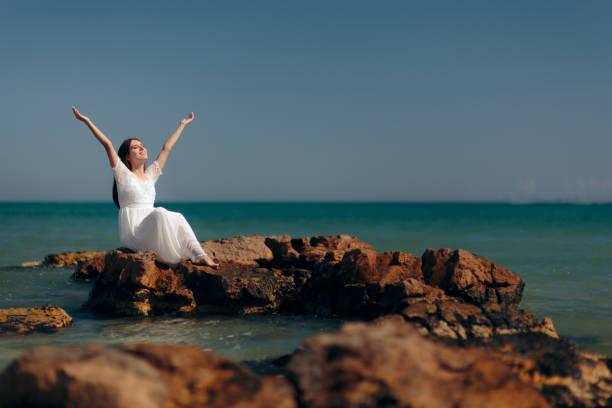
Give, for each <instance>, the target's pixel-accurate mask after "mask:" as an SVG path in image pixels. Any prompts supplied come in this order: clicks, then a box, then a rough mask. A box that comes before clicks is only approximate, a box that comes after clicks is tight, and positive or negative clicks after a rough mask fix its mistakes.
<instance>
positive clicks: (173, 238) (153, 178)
mask: <svg viewBox="0 0 612 408" xmlns="http://www.w3.org/2000/svg"><path fill="white" fill-rule="evenodd" d="M145 174H146V176H147V180H146V181H142V180H140V179H139V178H138V177H137V176H136V175H135V174H134V173H132V171H131V170H130V169H128V168H127V167H126V165H125V164H123V162H122V161H121V160H117V164H116V165H115V167H114V168H113V175H114V176H115V181H116V182H117V193H118V195H119V207H120V209H119V240H120V241H121V245H122V246H124V247H126V248H129V249H132V250H134V251H153V252H155V253H156V254H157V258H158V259H159V260H161V261H163V262H166V263H170V264H175V263H178V262H180V260H181V259H186V258H190V259H192V260H198V259H199V258H202V257H203V256H205V255H206V253H205V252H204V250H203V249H202V247H201V246H200V243H199V242H198V240H197V239H196V236H195V234H194V232H193V230H192V229H191V227H190V226H189V224H188V223H187V220H185V217H183V215H182V214H180V213H177V212H172V211H168V210H166V209H165V208H163V207H153V203H154V202H155V183H156V182H157V179H158V177H159V176H160V175H161V174H162V171H161V168H160V167H159V164H158V163H157V161H154V162H153V163H152V164H151V165H150V166H149V167H147V169H146V170H145Z"/></svg>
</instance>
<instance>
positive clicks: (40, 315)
mask: <svg viewBox="0 0 612 408" xmlns="http://www.w3.org/2000/svg"><path fill="white" fill-rule="evenodd" d="M71 324H72V317H70V316H69V315H68V313H66V311H65V310H64V309H62V308H60V307H53V306H50V305H47V306H42V307H31V308H25V307H11V308H7V309H0V334H26V333H32V332H53V331H56V330H58V329H60V328H63V327H66V326H69V325H71Z"/></svg>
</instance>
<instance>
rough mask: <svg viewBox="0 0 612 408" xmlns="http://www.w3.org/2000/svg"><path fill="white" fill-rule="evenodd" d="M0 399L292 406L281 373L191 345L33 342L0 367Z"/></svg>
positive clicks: (15, 403) (6, 402)
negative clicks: (263, 372) (257, 370)
mask: <svg viewBox="0 0 612 408" xmlns="http://www.w3.org/2000/svg"><path fill="white" fill-rule="evenodd" d="M0 406H2V407H21V406H33V407H36V406H41V407H42V406H44V407H47V406H70V407H91V408H96V407H130V408H131V407H193V406H207V407H244V406H249V407H269V406H275V407H279V408H293V407H295V406H296V405H295V396H294V391H293V388H292V387H291V386H290V385H289V384H288V383H287V381H285V380H284V379H282V378H278V377H273V378H272V377H257V376H256V375H254V374H253V373H252V372H250V370H248V369H247V368H245V367H242V366H239V365H237V364H234V363H231V362H229V361H227V360H225V359H222V358H220V357H217V356H214V355H213V354H210V353H207V352H205V351H203V350H200V349H197V348H193V347H180V346H155V345H134V346H127V347H124V348H123V349H120V350H114V349H109V348H103V347H101V346H93V345H89V346H81V347H48V346H43V347H38V348H36V349H34V350H31V351H30V352H29V353H27V354H25V355H24V356H22V357H20V358H19V359H18V360H16V361H15V362H13V363H12V364H11V365H10V366H9V367H8V368H7V369H6V370H5V371H4V372H2V373H1V374H0Z"/></svg>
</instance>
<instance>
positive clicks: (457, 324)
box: [73, 235, 556, 339]
mask: <svg viewBox="0 0 612 408" xmlns="http://www.w3.org/2000/svg"><path fill="white" fill-rule="evenodd" d="M207 242H208V243H209V244H210V245H213V244H214V246H210V247H209V248H208V251H209V252H211V254H212V255H213V256H217V257H218V258H217V259H218V261H219V263H220V268H219V270H213V269H211V268H207V267H201V266H196V265H193V264H192V263H191V262H189V261H183V262H181V263H180V264H178V265H172V266H171V265H167V264H164V263H161V262H158V261H156V259H155V255H154V254H153V253H127V252H122V251H111V252H109V253H107V254H106V255H105V256H103V257H96V258H93V259H90V260H89V261H86V262H83V263H80V264H79V266H78V267H77V269H76V271H75V274H74V275H73V276H74V277H75V278H77V277H88V278H89V279H95V282H94V287H93V289H92V291H91V293H90V298H89V301H88V306H90V307H91V308H93V309H94V310H97V311H101V312H108V313H112V314H120V315H143V316H148V315H155V314H164V313H201V312H221V313H269V312H292V313H314V314H323V315H334V314H338V315H344V316H354V317H359V318H362V319H372V318H376V317H378V316H382V315H387V314H393V313H398V314H401V315H402V316H403V317H404V318H405V319H406V320H408V321H412V322H415V323H417V324H419V325H420V326H421V327H422V329H423V330H424V331H426V332H428V333H432V334H435V335H437V336H440V337H447V338H451V339H455V338H456V339H467V338H472V337H489V336H492V335H495V334H504V333H505V334H510V333H520V332H527V331H543V332H547V333H548V334H550V335H553V336H556V333H555V331H554V328H553V327H552V324H551V323H549V322H548V321H540V320H538V319H537V318H536V317H535V316H533V315H531V314H529V313H527V312H525V311H523V310H519V309H518V307H517V306H518V302H519V301H520V297H521V293H522V288H523V286H524V282H523V280H522V279H521V277H520V276H518V275H517V274H515V273H513V272H511V271H509V270H507V269H505V268H503V267H500V266H498V265H495V264H493V263H492V262H491V261H489V260H488V259H486V258H484V257H481V256H478V255H475V254H472V253H469V252H467V251H464V250H461V249H459V250H455V251H451V250H449V249H439V250H432V249H428V250H426V251H425V253H424V254H423V256H422V257H417V256H414V255H411V254H407V253H403V252H399V251H395V252H385V253H377V252H376V251H375V250H374V248H373V247H372V246H371V245H369V244H367V243H365V242H362V241H359V240H358V239H356V238H354V237H350V236H348V235H338V236H314V237H311V238H298V239H292V238H291V237H290V236H289V235H283V236H272V237H261V236H256V235H252V236H249V237H236V238H224V239H222V240H216V241H207ZM264 247H265V248H264ZM97 276H99V278H97Z"/></svg>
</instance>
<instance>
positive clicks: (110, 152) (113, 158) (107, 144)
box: [72, 106, 119, 168]
mask: <svg viewBox="0 0 612 408" xmlns="http://www.w3.org/2000/svg"><path fill="white" fill-rule="evenodd" d="M72 112H74V116H76V118H77V119H78V120H80V121H81V122H83V123H85V124H86V125H87V127H88V128H89V130H91V133H93V135H94V136H95V137H96V139H98V141H99V142H100V143H101V144H102V147H104V150H106V154H107V156H108V161H109V162H110V165H111V167H113V168H114V167H115V165H116V164H117V160H119V156H117V152H115V148H114V147H113V144H112V143H111V141H110V140H108V138H107V137H106V136H104V133H102V132H101V131H100V129H98V128H97V127H96V126H95V125H94V124H93V122H92V121H91V120H89V118H88V117H87V116H83V115H81V114H80V113H79V111H78V110H77V108H75V107H74V106H73V107H72Z"/></svg>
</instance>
